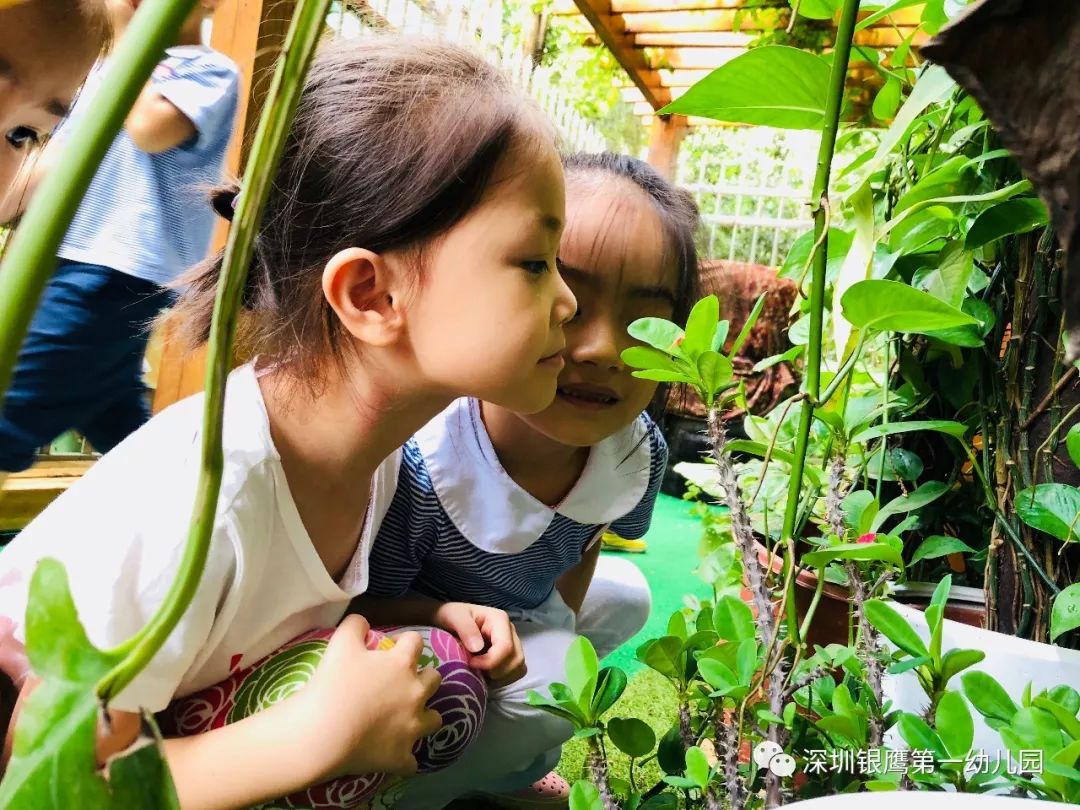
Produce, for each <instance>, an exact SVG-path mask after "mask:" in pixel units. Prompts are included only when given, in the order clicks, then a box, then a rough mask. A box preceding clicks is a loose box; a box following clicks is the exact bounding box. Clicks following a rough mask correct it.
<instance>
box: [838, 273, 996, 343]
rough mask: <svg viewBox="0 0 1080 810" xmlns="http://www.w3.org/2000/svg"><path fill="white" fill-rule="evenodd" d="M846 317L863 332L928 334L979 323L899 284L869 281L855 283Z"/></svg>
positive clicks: (845, 304)
mask: <svg viewBox="0 0 1080 810" xmlns="http://www.w3.org/2000/svg"><path fill="white" fill-rule="evenodd" d="M841 304H842V306H843V309H844V317H845V318H847V320H848V321H850V322H851V324H852V325H853V326H855V327H857V328H859V329H874V330H877V331H881V332H927V331H933V330H935V329H948V328H950V327H954V326H963V325H964V324H969V323H970V324H975V323H978V321H977V320H975V318H973V317H971V316H970V315H968V314H967V313H966V312H963V311H961V310H959V309H957V308H956V307H952V306H949V305H948V304H946V303H944V302H943V301H939V300H938V299H937V298H935V297H934V296H932V295H930V294H929V293H925V292H923V291H922V290H916V289H915V288H913V287H909V286H908V285H907V284H903V283H901V282H899V281H888V280H886V279H869V280H867V281H859V282H856V283H855V284H852V285H851V287H849V288H848V291H847V292H846V293H844V297H843V299H842V301H841Z"/></svg>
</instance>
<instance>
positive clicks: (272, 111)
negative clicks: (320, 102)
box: [98, 0, 330, 701]
mask: <svg viewBox="0 0 1080 810" xmlns="http://www.w3.org/2000/svg"><path fill="white" fill-rule="evenodd" d="M329 5H330V0H299V3H298V4H297V7H296V13H295V15H294V17H293V20H292V24H291V26H290V27H289V33H288V35H287V36H286V39H285V46H284V51H283V53H282V57H281V60H280V61H279V62H278V65H277V70H276V71H275V73H274V80H273V83H272V84H271V86H270V93H269V95H268V97H267V101H266V107H265V109H264V111H263V114H262V117H261V118H260V120H259V127H258V129H257V130H256V132H255V138H254V140H253V142H252V148H251V155H250V157H249V158H248V164H247V170H246V171H245V173H244V192H243V194H241V195H240V196H239V198H238V200H237V207H236V217H235V219H234V220H233V225H232V228H231V229H230V231H229V239H228V242H226V245H225V255H224V259H223V261H222V268H221V278H220V279H219V281H218V289H217V298H216V300H215V302H214V319H213V324H212V326H211V334H210V345H209V353H208V357H207V368H206V399H205V404H204V407H203V432H202V437H203V441H202V472H201V475H200V477H199V486H198V490H197V493H196V497H195V506H194V510H193V513H192V520H191V527H190V529H189V532H188V540H187V545H186V547H185V548H184V557H183V559H182V560H181V562H180V571H179V572H178V573H177V576H176V579H175V580H174V581H173V584H172V587H171V588H170V590H169V593H168V594H167V595H166V597H165V600H164V602H163V603H162V605H161V607H160V608H159V609H158V611H157V613H155V614H154V616H153V617H152V618H151V619H150V621H149V623H148V624H147V625H146V627H144V628H143V629H142V630H141V631H140V632H139V633H138V634H137V635H135V636H134V637H132V638H131V639H129V640H128V641H127V642H125V643H124V644H123V645H121V648H120V649H121V650H122V651H123V652H125V653H126V656H125V659H124V660H123V661H122V662H121V663H120V665H119V666H117V668H116V669H114V670H113V671H112V672H110V673H109V674H108V675H106V676H105V678H103V679H102V681H101V683H100V684H98V696H99V697H100V698H101V699H102V700H104V701H108V700H109V699H111V698H113V697H115V696H116V695H117V694H118V693H119V692H120V691H121V690H122V689H123V688H124V687H125V686H127V685H128V684H129V683H131V681H132V680H133V679H134V678H135V676H136V675H138V673H139V672H140V671H142V669H143V668H144V667H145V666H146V664H147V663H148V662H149V661H150V659H151V658H152V657H153V656H154V654H155V653H156V652H157V651H158V650H159V649H160V648H161V645H162V644H163V643H164V642H165V639H166V638H167V637H168V635H169V633H171V632H172V630H173V628H174V627H175V626H176V623H177V622H178V621H179V620H180V617H181V616H182V615H183V614H184V611H185V610H187V607H188V605H189V604H190V603H191V599H192V597H193V596H194V594H195V590H196V588H197V587H198V585H199V580H200V579H201V577H202V573H203V568H204V567H205V565H206V557H207V553H208V552H209V549H210V537H211V533H212V531H213V528H214V516H215V513H216V511H217V500H218V492H219V490H220V488H221V477H222V468H223V466H224V458H223V453H222V448H221V434H222V422H223V418H222V413H223V407H224V404H225V381H226V379H227V377H228V375H229V370H230V368H231V363H232V345H233V337H234V335H235V333H236V319H237V314H238V312H239V309H240V302H241V297H242V295H243V290H244V281H245V279H246V277H247V271H248V267H249V265H250V264H251V259H252V252H253V250H254V247H253V246H254V240H255V233H256V230H257V228H258V224H259V219H260V217H261V215H262V209H263V205H264V204H265V202H266V196H267V193H268V191H269V189H270V184H271V183H272V182H273V177H274V173H275V172H276V170H277V165H278V162H279V161H280V159H281V153H282V150H283V149H284V147H285V136H286V134H287V133H288V130H289V126H290V125H291V122H292V119H293V115H294V113H295V112H296V106H297V104H298V103H299V100H300V94H301V92H302V90H303V84H304V76H305V75H306V74H307V70H308V66H309V65H310V64H311V60H312V57H313V56H314V54H315V46H316V44H317V43H318V40H319V37H320V36H321V34H322V27H323V23H324V20H325V19H326V11H327V9H328V7H329Z"/></svg>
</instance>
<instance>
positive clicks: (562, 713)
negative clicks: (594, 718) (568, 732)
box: [525, 683, 585, 728]
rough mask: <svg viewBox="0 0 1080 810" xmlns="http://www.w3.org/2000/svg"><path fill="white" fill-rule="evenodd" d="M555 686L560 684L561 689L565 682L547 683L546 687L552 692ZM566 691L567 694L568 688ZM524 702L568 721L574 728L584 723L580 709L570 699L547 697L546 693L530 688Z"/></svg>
mask: <svg viewBox="0 0 1080 810" xmlns="http://www.w3.org/2000/svg"><path fill="white" fill-rule="evenodd" d="M557 686H561V687H562V688H563V689H566V684H561V683H553V684H549V686H548V688H549V689H551V691H552V692H554V691H555V687H557ZM566 691H567V694H569V691H570V690H568V689H567V690H566ZM525 702H526V703H528V704H529V705H530V706H535V707H536V708H538V709H541V710H543V711H545V712H547V713H548V714H553V715H555V716H556V717H561V718H562V719H563V720H566V721H567V722H568V723H570V725H572V726H574V727H575V728H577V727H579V726H582V725H584V724H585V718H584V716H583V715H582V713H581V709H579V708H578V707H577V705H576V704H575V703H573V702H572V701H569V702H568V701H562V700H559V699H558V698H554V697H547V696H546V695H542V694H540V693H539V692H537V691H536V690H535V689H530V690H529V691H528V693H527V694H526V696H525Z"/></svg>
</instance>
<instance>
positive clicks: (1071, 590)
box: [1050, 583, 1080, 641]
mask: <svg viewBox="0 0 1080 810" xmlns="http://www.w3.org/2000/svg"><path fill="white" fill-rule="evenodd" d="M1077 627H1080V583H1077V584H1075V585H1070V586H1069V587H1067V588H1065V590H1063V591H1062V592H1061V593H1059V594H1058V595H1057V596H1055V597H1054V607H1053V609H1052V610H1051V611H1050V639H1051V641H1052V640H1054V639H1056V638H1057V637H1058V636H1060V635H1061V634H1062V633H1067V632H1069V631H1070V630H1075V629H1076V628H1077Z"/></svg>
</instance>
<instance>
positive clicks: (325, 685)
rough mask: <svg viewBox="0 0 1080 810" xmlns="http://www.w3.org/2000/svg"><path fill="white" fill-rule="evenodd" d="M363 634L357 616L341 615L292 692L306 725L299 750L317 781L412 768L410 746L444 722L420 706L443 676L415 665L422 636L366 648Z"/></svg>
mask: <svg viewBox="0 0 1080 810" xmlns="http://www.w3.org/2000/svg"><path fill="white" fill-rule="evenodd" d="M367 632H368V623H367V621H366V620H365V619H364V618H363V617H361V616H356V615H352V616H346V617H345V620H344V621H342V622H341V624H340V625H338V628H337V630H336V631H335V632H334V635H333V636H332V637H331V638H330V643H329V645H328V646H327V648H326V653H325V654H324V655H323V658H322V660H321V661H320V662H319V666H318V668H317V669H316V670H315V674H314V675H312V677H311V681H310V682H309V683H308V685H307V686H306V687H305V688H304V689H302V690H300V692H298V693H297V694H296V695H295V697H296V698H297V699H298V703H299V707H298V711H299V712H300V713H299V715H298V716H299V717H300V718H302V722H303V725H302V728H304V729H305V730H306V733H305V739H304V740H303V742H302V748H301V750H305V751H306V752H307V753H306V756H310V757H313V758H314V759H315V761H316V762H318V763H319V767H318V771H319V773H318V777H319V779H320V781H321V780H325V779H332V778H334V777H338V776H344V775H346V774H361V773H392V774H402V775H408V774H412V773H415V772H416V759H415V757H414V756H413V753H412V749H413V746H414V745H415V744H416V741H417V740H418V739H420V738H421V737H426V736H428V735H429V734H433V733H434V732H435V731H437V730H438V729H439V727H440V726H442V717H440V715H439V713H438V712H437V711H435V710H434V709H428V708H426V705H425V704H426V703H427V701H428V700H429V699H430V698H431V696H432V695H433V694H435V690H436V689H438V687H439V682H440V681H441V677H440V676H439V673H438V672H436V671H435V670H433V669H422V670H421V669H419V662H420V652H421V650H422V649H423V642H422V641H421V639H420V636H418V635H417V634H416V633H405V634H403V635H402V636H400V637H398V638H397V639H396V642H397V643H396V644H395V645H394V647H393V649H390V650H369V649H367V647H366V646H365V644H364V640H365V637H366V636H367ZM294 716H297V715H294Z"/></svg>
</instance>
